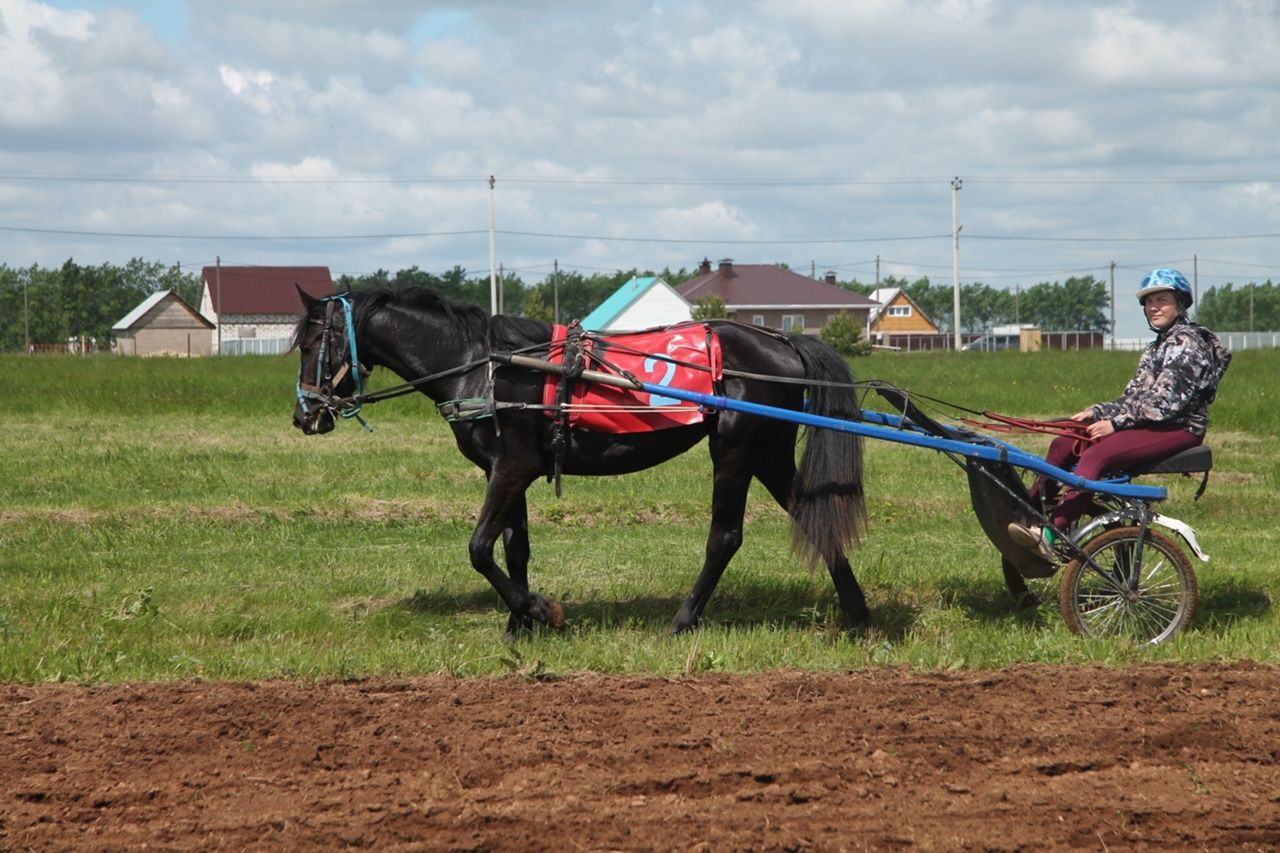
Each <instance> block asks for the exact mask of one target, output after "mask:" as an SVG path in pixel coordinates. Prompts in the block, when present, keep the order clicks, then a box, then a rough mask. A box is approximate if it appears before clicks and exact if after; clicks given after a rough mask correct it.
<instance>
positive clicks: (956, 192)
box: [951, 177, 963, 352]
mask: <svg viewBox="0 0 1280 853" xmlns="http://www.w3.org/2000/svg"><path fill="white" fill-rule="evenodd" d="M962 183H963V182H962V181H961V180H960V179H959V178H958V177H957V178H952V179H951V236H952V239H953V241H954V242H953V243H952V246H951V311H952V316H953V317H954V318H955V319H954V321H953V322H954V323H955V343H956V352H959V351H960V228H961V225H960V186H961V184H962Z"/></svg>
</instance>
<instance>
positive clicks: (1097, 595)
mask: <svg viewBox="0 0 1280 853" xmlns="http://www.w3.org/2000/svg"><path fill="white" fill-rule="evenodd" d="M1137 545H1138V541H1137V539H1136V537H1135V538H1126V539H1121V540H1119V541H1115V542H1110V543H1108V544H1107V545H1106V546H1104V547H1103V548H1100V549H1099V550H1098V552H1097V553H1095V554H1093V555H1092V556H1093V559H1094V561H1095V562H1096V563H1097V564H1098V566H1099V567H1100V568H1101V569H1102V570H1103V572H1104V573H1105V576H1103V575H1099V574H1098V573H1097V572H1096V571H1093V570H1092V569H1091V568H1087V567H1086V568H1084V570H1083V571H1082V572H1081V573H1080V577H1079V581H1078V583H1077V585H1076V591H1075V610H1076V613H1077V615H1078V617H1079V621H1080V626H1081V627H1082V628H1083V629H1084V632H1085V633H1086V634H1087V635H1089V636H1094V637H1114V636H1130V637H1133V638H1134V639H1137V640H1141V641H1143V642H1148V643H1159V642H1162V641H1163V640H1166V639H1168V638H1169V637H1170V636H1172V635H1173V634H1174V633H1175V632H1176V631H1177V629H1178V626H1179V625H1180V624H1181V622H1182V617H1183V614H1184V611H1185V609H1186V606H1187V605H1186V601H1187V586H1186V581H1185V579H1184V577H1183V574H1182V572H1180V571H1179V569H1178V565H1177V563H1176V562H1175V559H1174V557H1173V556H1172V555H1171V554H1169V553H1167V552H1166V550H1165V549H1164V548H1163V547H1162V546H1161V545H1160V544H1158V543H1157V542H1154V541H1152V540H1150V539H1148V540H1147V541H1146V542H1145V543H1144V544H1143V547H1142V565H1141V566H1140V567H1139V569H1140V571H1139V572H1138V578H1137V584H1136V588H1135V587H1134V585H1133V584H1132V583H1131V578H1130V576H1131V574H1132V571H1131V567H1132V566H1133V563H1134V558H1135V555H1136V551H1137Z"/></svg>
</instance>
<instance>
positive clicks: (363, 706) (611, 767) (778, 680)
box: [0, 663, 1280, 850]
mask: <svg viewBox="0 0 1280 853" xmlns="http://www.w3.org/2000/svg"><path fill="white" fill-rule="evenodd" d="M0 733H2V740H0V746H2V747H3V749H2V750H0V848H4V849H24V848H32V849H86V850H88V849H92V850H110V849H122V848H140V847H144V846H145V847H152V848H161V849H166V848H168V849H202V850H206V849H236V850H241V849H313V848H336V847H347V846H365V847H378V848H384V849H385V848H392V849H430V850H445V849H462V850H471V849H503V850H516V849H518V850H573V849H625V850H639V849H708V850H710V849H714V850H733V849H750V850H764V849H805V848H815V849H823V850H836V849H863V848H873V849H891V848H900V847H915V848H921V849H948V850H950V849H957V848H980V849H995V850H1006V849H1041V848H1062V847H1084V848H1090V849H1095V850H1105V849H1116V848H1126V849H1132V848H1144V847H1149V848H1162V849H1163V848H1187V849H1191V848H1208V849H1233V850H1238V849H1264V848H1265V849H1274V848H1275V847H1276V846H1277V845H1278V844H1280V764H1278V762H1277V757H1278V756H1280V668H1277V667H1275V666H1265V665H1259V664H1247V663H1246V664H1233V665H1223V666H1210V665H1144V666H1139V667H1135V668H1128V669H1105V668H1101V667H1083V668H1077V667H1071V668H1068V667H1048V666H1025V667H1015V668H1011V669H1005V670H999V671H980V672H973V671H960V672H951V673H913V672H906V671H892V670H875V671H858V672H845V673H812V672H780V673H770V674H765V675H753V676H697V677H689V678H679V679H663V678H653V677H612V676H578V677H571V678H564V679H559V680H545V681H529V680H525V679H522V678H519V677H514V676H513V677H510V678H503V679H484V680H456V679H450V678H443V677H442V678H415V679H409V680H396V681H393V680H380V679H369V680H359V681H344V682H322V683H317V684H310V683H299V682H268V683H205V682H185V683H176V684H116V685H103V686H93V687H83V686H68V685H43V684H41V685H0Z"/></svg>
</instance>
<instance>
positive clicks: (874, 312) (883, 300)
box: [871, 287, 910, 320]
mask: <svg viewBox="0 0 1280 853" xmlns="http://www.w3.org/2000/svg"><path fill="white" fill-rule="evenodd" d="M901 292H902V288H901V287H877V288H876V289H875V290H873V291H871V300H872V301H873V302H875V303H876V307H875V308H872V309H871V319H873V320H874V319H875V318H877V317H879V316H880V315H881V314H883V313H884V309H886V308H888V307H889V303H891V302H893V300H895V299H897V298H898V294H899V293H901ZM908 298H910V297H908Z"/></svg>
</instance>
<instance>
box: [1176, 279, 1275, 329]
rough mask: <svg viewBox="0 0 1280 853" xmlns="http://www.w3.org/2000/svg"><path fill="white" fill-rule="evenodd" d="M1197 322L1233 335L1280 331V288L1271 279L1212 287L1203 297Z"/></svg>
mask: <svg viewBox="0 0 1280 853" xmlns="http://www.w3.org/2000/svg"><path fill="white" fill-rule="evenodd" d="M1196 320H1197V321H1198V322H1200V323H1203V324H1204V325H1206V326H1208V327H1209V328H1211V329H1221V330H1222V331H1230V332H1274V331H1276V330H1280V287H1277V286H1276V285H1274V284H1272V283H1271V279H1267V281H1266V283H1265V284H1253V283H1250V284H1246V285H1245V286H1243V287H1239V288H1237V287H1236V286H1235V285H1232V284H1224V285H1223V286H1222V287H1215V288H1212V289H1210V290H1208V291H1207V292H1205V293H1202V294H1200V305H1199V307H1198V308H1196Z"/></svg>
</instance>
